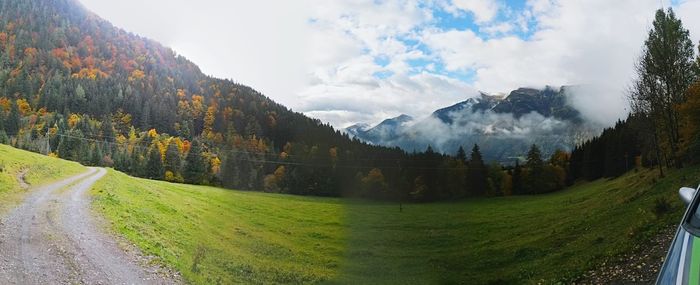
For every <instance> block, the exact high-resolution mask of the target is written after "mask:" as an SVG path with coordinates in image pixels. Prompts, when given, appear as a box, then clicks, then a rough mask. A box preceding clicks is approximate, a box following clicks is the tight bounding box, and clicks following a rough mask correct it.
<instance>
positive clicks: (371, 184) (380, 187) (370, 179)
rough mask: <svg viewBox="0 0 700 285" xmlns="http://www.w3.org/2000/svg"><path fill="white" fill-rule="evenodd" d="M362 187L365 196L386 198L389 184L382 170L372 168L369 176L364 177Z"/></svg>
mask: <svg viewBox="0 0 700 285" xmlns="http://www.w3.org/2000/svg"><path fill="white" fill-rule="evenodd" d="M362 189H363V192H364V196H365V197H375V198H386V195H387V191H388V186H387V184H386V180H385V179H384V174H383V173H382V171H381V170H380V169H378V168H372V170H370V171H369V172H368V173H367V176H365V177H363V178H362Z"/></svg>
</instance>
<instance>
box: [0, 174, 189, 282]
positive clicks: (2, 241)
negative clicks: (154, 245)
mask: <svg viewBox="0 0 700 285" xmlns="http://www.w3.org/2000/svg"><path fill="white" fill-rule="evenodd" d="M105 173H106V171H105V170H104V169H100V168H90V169H89V171H87V172H85V173H83V174H80V175H77V176H73V177H70V178H67V179H65V180H62V181H59V182H56V183H53V184H50V185H46V186H42V187H38V188H35V189H30V190H29V191H30V192H31V193H30V194H28V197H27V198H26V199H25V200H24V202H23V203H22V204H20V205H19V206H18V207H17V208H15V209H14V210H12V211H11V212H10V213H9V214H8V215H7V216H5V217H3V218H0V284H176V283H180V282H179V281H177V278H170V277H168V276H171V274H168V273H167V271H166V270H164V269H162V268H160V267H156V266H148V265H145V263H146V262H145V259H144V258H143V257H141V256H140V255H139V254H138V253H137V252H136V251H135V250H133V247H131V248H130V247H129V246H126V247H120V246H119V244H118V242H117V240H116V239H115V238H113V237H111V236H110V235H108V234H106V233H104V230H103V227H100V226H99V225H100V221H99V220H97V218H95V217H94V216H93V215H92V213H91V210H90V198H89V196H88V195H87V193H86V192H87V191H88V190H89V189H90V187H92V185H93V184H94V183H95V181H97V180H98V179H100V178H101V177H102V176H104V175H105ZM124 248H126V249H129V250H124Z"/></svg>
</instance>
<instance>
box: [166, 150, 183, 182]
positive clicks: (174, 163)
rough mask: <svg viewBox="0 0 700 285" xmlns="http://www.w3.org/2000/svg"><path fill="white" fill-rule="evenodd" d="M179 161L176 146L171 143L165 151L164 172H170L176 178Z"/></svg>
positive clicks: (178, 152)
mask: <svg viewBox="0 0 700 285" xmlns="http://www.w3.org/2000/svg"><path fill="white" fill-rule="evenodd" d="M180 161H181V159H180V151H179V150H178V148H177V144H175V143H172V142H171V143H170V144H168V149H167V150H166V151H165V162H164V167H165V171H170V172H172V173H173V175H175V176H177V175H178V174H179V173H180V164H181V162H180Z"/></svg>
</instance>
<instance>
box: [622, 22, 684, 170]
mask: <svg viewBox="0 0 700 285" xmlns="http://www.w3.org/2000/svg"><path fill="white" fill-rule="evenodd" d="M693 60H694V50H693V43H692V41H691V40H690V36H689V32H688V30H686V29H685V28H684V27H683V24H682V22H681V20H680V19H678V18H676V15H675V13H674V12H673V10H672V9H671V8H669V9H668V10H667V11H664V10H663V9H659V10H657V11H656V16H655V18H654V22H653V23H652V28H651V30H650V31H649V34H648V37H647V40H646V41H645V42H644V47H643V51H642V55H641V57H640V59H639V61H638V62H637V65H636V72H637V79H636V81H635V82H634V85H633V86H632V88H631V90H630V93H629V99H630V103H631V104H630V105H631V106H632V110H633V112H634V113H637V114H642V115H644V116H646V117H648V118H649V119H648V120H647V122H648V125H647V126H646V127H647V128H651V129H652V130H653V133H652V135H653V136H654V137H653V139H652V141H653V144H654V147H655V148H656V150H657V152H658V153H661V152H664V153H666V155H665V157H668V159H669V160H670V164H673V165H675V166H677V167H679V166H680V165H681V159H680V157H679V147H680V118H679V114H678V108H677V107H678V105H679V104H682V103H683V102H685V99H686V95H685V92H686V90H687V89H688V87H689V86H690V84H691V83H692V82H693V80H694V79H695V74H694V72H693V68H694V62H693ZM659 156H661V155H659Z"/></svg>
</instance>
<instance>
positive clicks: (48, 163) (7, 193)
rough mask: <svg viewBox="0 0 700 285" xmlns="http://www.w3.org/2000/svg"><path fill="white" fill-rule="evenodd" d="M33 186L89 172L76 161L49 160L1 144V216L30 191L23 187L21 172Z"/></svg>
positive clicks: (46, 157)
mask: <svg viewBox="0 0 700 285" xmlns="http://www.w3.org/2000/svg"><path fill="white" fill-rule="evenodd" d="M24 171H26V175H24V180H25V181H26V182H27V183H29V184H30V185H32V186H36V185H42V184H46V183H49V182H53V181H56V180H60V179H63V178H67V177H70V176H71V175H76V174H80V173H82V172H84V171H87V169H86V168H85V167H84V166H82V165H80V164H78V163H75V162H71V161H67V160H62V159H58V158H53V157H48V156H44V155H41V154H36V153H33V152H28V151H24V150H20V149H16V148H13V147H11V146H8V145H3V144H0V214H1V213H4V212H5V211H7V210H9V209H10V208H11V207H12V206H13V205H15V204H16V203H17V202H18V201H20V200H21V198H22V197H23V196H24V194H26V193H27V191H25V190H23V189H22V188H21V187H20V183H19V177H18V176H19V175H20V172H24Z"/></svg>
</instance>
